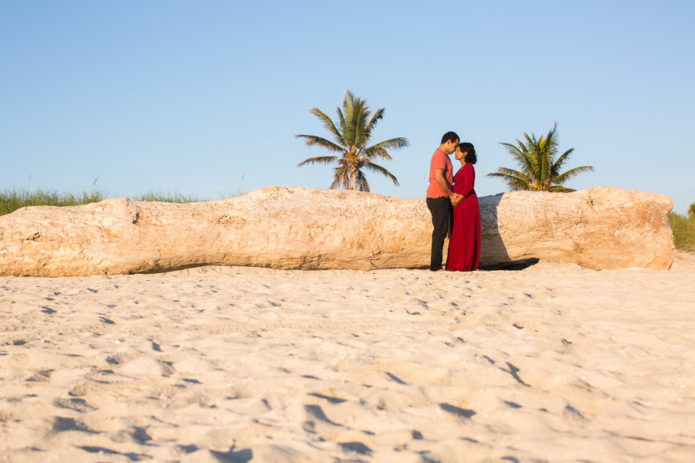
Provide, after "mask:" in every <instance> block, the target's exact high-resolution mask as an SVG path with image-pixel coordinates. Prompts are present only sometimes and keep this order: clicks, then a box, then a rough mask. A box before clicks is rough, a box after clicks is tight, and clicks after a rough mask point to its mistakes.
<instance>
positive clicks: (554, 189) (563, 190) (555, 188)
mask: <svg viewBox="0 0 695 463" xmlns="http://www.w3.org/2000/svg"><path fill="white" fill-rule="evenodd" d="M548 191H549V192H551V193H572V192H573V191H577V190H574V189H572V188H566V187H564V186H559V185H553V186H551V187H550V188H548Z"/></svg>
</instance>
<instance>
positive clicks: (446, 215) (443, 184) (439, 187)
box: [427, 132, 462, 272]
mask: <svg viewBox="0 0 695 463" xmlns="http://www.w3.org/2000/svg"><path fill="white" fill-rule="evenodd" d="M458 144H459V136H458V135H456V133H455V132H447V133H445V134H444V136H443V137H442V142H441V144H440V145H439V148H437V150H436V151H435V152H434V154H433V155H432V160H431V161H430V177H429V180H430V184H429V186H428V187H427V207H428V208H429V210H430V213H432V226H433V227H434V229H433V230H432V255H431V258H430V270H432V271H433V272H436V271H438V270H441V269H442V249H443V248H444V238H446V235H447V233H448V231H449V220H450V217H451V209H452V203H454V204H457V203H458V202H459V201H460V200H461V199H462V198H460V196H461V195H459V194H456V193H454V192H453V191H452V189H451V185H452V183H453V181H454V172H453V167H452V165H451V160H450V159H449V156H450V155H451V153H453V152H454V151H456V146H457V145H458Z"/></svg>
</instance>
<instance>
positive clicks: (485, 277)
mask: <svg viewBox="0 0 695 463" xmlns="http://www.w3.org/2000/svg"><path fill="white" fill-rule="evenodd" d="M0 333H2V335H1V336H2V338H1V339H0V435H1V436H2V438H1V439H0V461H11V462H65V461H75V462H77V461H79V462H92V461H93V462H97V461H100V462H101V461H108V462H129V461H163V462H174V461H181V462H187V461H195V462H246V461H254V462H255V461H259V462H294V461H297V462H304V461H311V462H314V461H315V462H348V461H350V462H358V461H364V462H372V461H373V462H458V461H461V462H464V461H465V462H470V461H495V462H498V461H502V462H505V461H506V462H540V461H547V462H562V461H585V462H632V461H654V462H687V461H693V459H695V256H693V255H689V254H679V255H678V256H677V259H676V262H675V263H674V264H673V267H672V268H671V270H669V271H654V270H641V269H639V270H638V269H628V270H612V271H595V270H587V269H583V268H581V267H578V266H575V265H565V264H548V263H543V262H541V263H538V264H536V265H533V266H531V267H529V268H526V269H524V270H521V271H479V272H475V273H445V272H438V273H432V272H429V271H426V270H379V271H347V270H345V271H281V270H270V269H261V268H246V267H200V268H194V269H188V270H182V271H176V272H171V273H162V274H140V275H123V276H98V277H81V278H15V277H3V278H0Z"/></svg>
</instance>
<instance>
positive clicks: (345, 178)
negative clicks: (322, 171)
mask: <svg viewBox="0 0 695 463" xmlns="http://www.w3.org/2000/svg"><path fill="white" fill-rule="evenodd" d="M337 186H341V187H342V188H343V189H344V190H349V189H350V176H349V175H348V171H347V169H346V168H345V167H344V166H341V167H336V168H335V169H333V183H331V186H330V187H329V188H330V189H331V190H332V189H334V188H335V187H337Z"/></svg>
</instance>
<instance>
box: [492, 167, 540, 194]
mask: <svg viewBox="0 0 695 463" xmlns="http://www.w3.org/2000/svg"><path fill="white" fill-rule="evenodd" d="M487 177H497V178H501V179H502V180H503V181H504V182H505V183H506V184H507V185H508V186H509V187H510V188H511V189H513V190H531V189H532V187H533V180H532V179H531V178H530V177H529V176H528V175H526V174H524V173H523V172H519V171H518V170H514V169H507V168H506V167H499V168H498V169H497V172H492V173H489V174H487Z"/></svg>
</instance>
